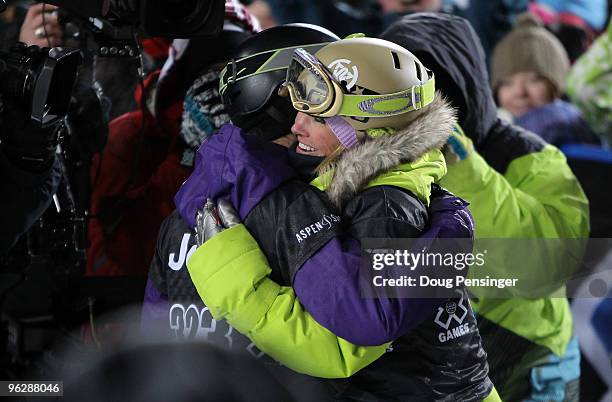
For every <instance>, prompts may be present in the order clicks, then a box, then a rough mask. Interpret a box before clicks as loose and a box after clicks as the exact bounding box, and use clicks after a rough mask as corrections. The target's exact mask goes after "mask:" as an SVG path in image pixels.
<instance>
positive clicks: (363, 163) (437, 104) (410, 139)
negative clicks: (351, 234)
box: [326, 92, 457, 209]
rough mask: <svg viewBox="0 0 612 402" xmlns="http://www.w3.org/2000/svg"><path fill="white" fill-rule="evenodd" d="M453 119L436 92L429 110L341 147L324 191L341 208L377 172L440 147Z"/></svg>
mask: <svg viewBox="0 0 612 402" xmlns="http://www.w3.org/2000/svg"><path fill="white" fill-rule="evenodd" d="M456 122H457V117H456V112H455V110H454V109H453V108H451V106H450V104H449V103H448V102H447V101H446V100H445V99H444V98H443V97H442V95H441V94H440V93H439V92H437V93H436V98H435V100H434V101H433V102H432V103H431V105H429V110H427V111H426V112H425V113H423V114H422V115H421V116H419V117H418V118H416V119H415V120H413V121H412V122H410V124H408V125H407V126H406V127H404V128H402V129H399V130H397V131H396V132H395V134H392V135H384V136H381V137H377V138H369V137H368V138H367V139H366V141H365V143H363V144H361V145H359V146H357V147H355V148H352V149H349V150H346V151H344V152H343V153H342V155H340V157H339V158H338V160H337V161H336V162H335V164H334V173H333V177H332V179H331V182H330V183H329V185H328V186H327V188H326V193H327V195H328V196H329V198H330V200H331V201H332V202H333V203H334V205H336V206H337V207H338V208H340V209H341V208H342V207H343V206H344V204H345V203H346V202H347V201H348V200H350V199H352V198H353V197H354V196H355V195H356V194H357V193H358V192H360V191H361V190H363V189H364V188H365V187H366V185H367V184H368V183H369V182H370V181H372V180H373V179H374V178H376V177H377V176H379V175H381V174H383V173H386V172H389V171H391V170H393V168H395V167H397V166H399V165H401V164H405V163H409V162H414V161H416V160H418V159H419V158H421V157H422V156H424V155H425V154H427V153H428V152H430V151H432V150H435V149H440V148H442V146H443V145H444V144H445V143H446V141H447V140H448V137H449V136H450V134H451V133H452V131H453V127H454V125H455V123H456Z"/></svg>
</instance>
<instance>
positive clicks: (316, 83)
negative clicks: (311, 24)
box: [285, 38, 435, 131]
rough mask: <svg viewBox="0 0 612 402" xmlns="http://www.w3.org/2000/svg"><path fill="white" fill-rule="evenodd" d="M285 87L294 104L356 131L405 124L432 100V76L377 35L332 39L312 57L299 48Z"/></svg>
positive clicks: (415, 59) (303, 110) (299, 108)
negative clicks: (344, 122)
mask: <svg viewBox="0 0 612 402" xmlns="http://www.w3.org/2000/svg"><path fill="white" fill-rule="evenodd" d="M285 86H286V89H287V90H288V92H289V95H290V97H291V102H292V104H293V107H294V108H295V109H296V110H298V111H300V112H304V113H307V114H310V115H313V116H316V117H323V118H332V117H333V118H334V119H335V118H336V116H340V117H342V119H343V120H345V121H346V122H347V123H348V124H350V125H351V126H352V128H353V129H354V130H356V131H363V130H367V129H370V128H382V127H391V128H401V127H403V126H406V125H407V124H408V123H409V122H411V121H412V120H414V119H415V118H416V117H417V116H419V115H420V114H421V113H422V111H423V108H424V107H425V106H427V105H429V104H430V103H431V102H432V101H433V99H434V93H435V83H434V76H433V73H432V72H431V71H429V70H428V69H427V68H425V66H423V64H422V63H421V62H420V61H419V59H417V58H416V57H415V56H414V55H413V54H412V53H410V52H409V51H407V50H406V49H404V48H403V47H401V46H399V45H396V44H395V43H392V42H389V41H386V40H383V39H376V38H351V39H343V40H340V41H337V42H333V43H330V44H328V45H326V46H325V47H323V48H322V49H320V50H319V51H317V52H316V53H315V54H314V56H313V55H312V54H310V53H308V52H306V51H303V50H302V49H296V50H295V52H294V55H293V60H292V62H291V64H290V66H289V69H288V71H287V79H286V82H285Z"/></svg>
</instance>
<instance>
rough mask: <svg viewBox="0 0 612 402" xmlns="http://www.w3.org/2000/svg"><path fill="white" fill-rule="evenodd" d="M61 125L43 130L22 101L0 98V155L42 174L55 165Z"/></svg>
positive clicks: (25, 168) (24, 168) (28, 169)
mask: <svg viewBox="0 0 612 402" xmlns="http://www.w3.org/2000/svg"><path fill="white" fill-rule="evenodd" d="M58 126H59V123H58V124H54V125H52V126H49V127H45V128H41V127H40V126H37V124H36V123H34V122H32V120H31V119H30V116H29V114H28V112H27V110H26V109H25V108H24V107H23V106H22V105H20V104H19V101H17V100H14V99H10V100H9V99H6V98H4V99H2V98H0V152H2V153H4V155H5V156H6V157H7V158H8V159H9V160H10V161H11V162H12V163H13V164H14V165H15V166H17V167H18V168H20V169H22V170H26V171H29V172H42V171H44V170H46V169H48V168H49V167H50V166H51V165H52V164H53V161H54V159H55V148H56V146H57V130H58Z"/></svg>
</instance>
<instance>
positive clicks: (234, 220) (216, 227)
mask: <svg viewBox="0 0 612 402" xmlns="http://www.w3.org/2000/svg"><path fill="white" fill-rule="evenodd" d="M240 223H242V221H241V220H240V216H239V215H238V212H236V210H235V209H234V207H233V206H232V204H230V202H229V201H226V200H221V201H219V204H218V205H215V203H214V202H213V201H212V200H211V199H210V198H208V199H207V200H206V204H204V207H203V208H202V209H201V210H199V211H198V212H197V213H196V227H195V231H196V243H197V244H198V246H201V245H202V244H204V243H205V242H206V241H208V240H210V239H211V238H212V237H213V236H215V235H217V234H219V233H221V232H222V231H224V230H225V229H229V228H231V227H233V226H236V225H238V224H240Z"/></svg>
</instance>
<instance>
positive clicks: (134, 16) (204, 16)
mask: <svg viewBox="0 0 612 402" xmlns="http://www.w3.org/2000/svg"><path fill="white" fill-rule="evenodd" d="M48 3H50V4H54V5H56V6H59V7H64V8H66V9H67V10H69V11H71V12H73V13H75V14H76V15H79V16H81V17H87V18H105V19H108V20H109V21H111V22H112V23H113V24H114V25H117V26H131V27H134V28H136V29H137V30H138V31H140V33H141V34H144V35H146V36H163V37H167V38H193V37H200V36H210V37H212V36H217V35H218V34H219V33H220V32H221V30H222V29H223V20H224V18H225V0H87V1H82V0H49V1H48Z"/></svg>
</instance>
